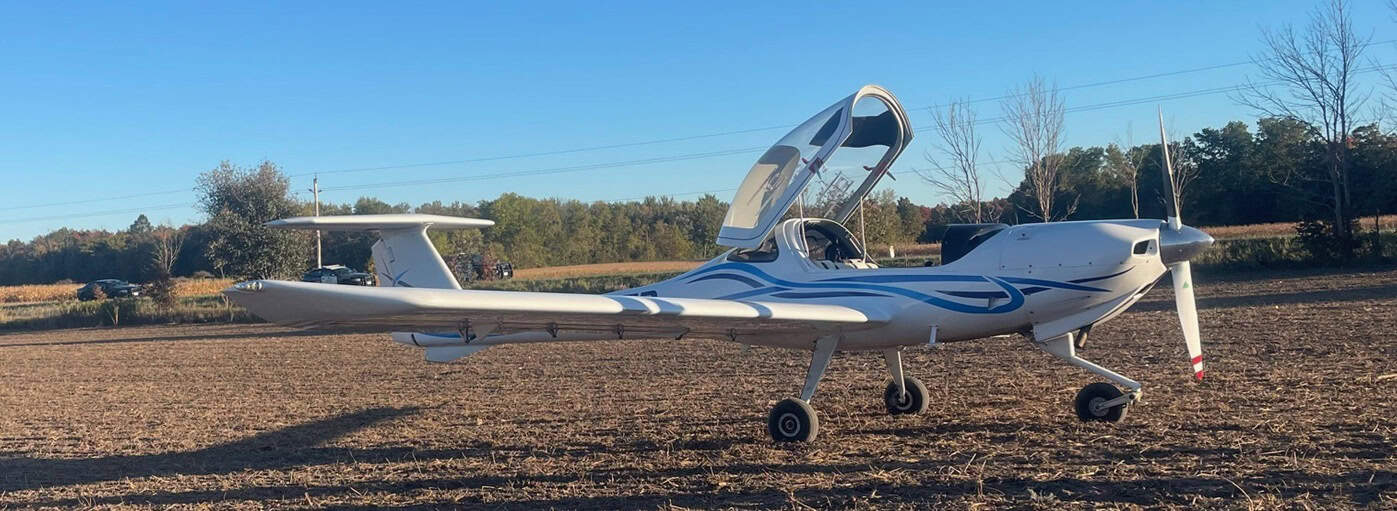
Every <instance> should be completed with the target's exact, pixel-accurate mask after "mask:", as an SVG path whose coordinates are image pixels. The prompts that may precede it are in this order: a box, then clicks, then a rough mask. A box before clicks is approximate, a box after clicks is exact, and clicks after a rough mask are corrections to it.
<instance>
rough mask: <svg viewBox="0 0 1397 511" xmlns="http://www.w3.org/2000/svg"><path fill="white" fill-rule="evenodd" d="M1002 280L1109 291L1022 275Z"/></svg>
mask: <svg viewBox="0 0 1397 511" xmlns="http://www.w3.org/2000/svg"><path fill="white" fill-rule="evenodd" d="M1004 281H1005V282H1013V283H1015V284H1029V285H1034V286H1042V287H1051V288H1056V289H1071V290H1073V291H1103V292H1104V291H1110V290H1109V289H1101V288H1099V287H1090V286H1079V285H1077V284H1071V283H1067V282H1053V281H1051V280H1042V279H1029V278H1023V277H1004Z"/></svg>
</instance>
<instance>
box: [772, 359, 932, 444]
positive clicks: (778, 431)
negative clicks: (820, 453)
mask: <svg viewBox="0 0 1397 511" xmlns="http://www.w3.org/2000/svg"><path fill="white" fill-rule="evenodd" d="M838 345H839V339H838V338H837V337H824V338H821V339H820V340H818V341H816V342H815V354H814V355H813V356H812V357H811V358H810V370H809V371H808V372H807V373H806V374H805V388H804V389H802V390H801V393H800V398H799V399H797V398H786V399H783V400H781V402H779V403H776V406H775V407H773V408H772V409H771V414H770V415H769V416H768V417H767V421H766V429H767V432H769V433H771V439H772V440H775V441H777V442H810V441H813V440H815V437H816V436H817V435H819V433H820V419H819V417H818V416H817V415H816V414H815V409H814V408H811V407H810V399H811V398H814V397H815V387H816V386H817V385H818V384H819V382H820V378H821V377H822V376H824V374H825V368H826V367H828V366H829V359H830V357H831V356H833V355H834V350H835V348H836V347H838ZM883 359H884V360H885V361H887V364H888V372H889V373H890V374H891V375H892V382H891V383H889V384H888V388H887V390H885V391H884V392H883V404H884V405H885V406H886V407H887V409H888V414H890V415H906V414H915V413H922V412H924V411H926V409H927V403H928V401H927V390H926V385H923V384H922V382H921V380H918V379H916V378H913V377H911V376H903V374H902V354H901V352H900V351H898V350H896V349H891V350H887V351H885V352H883Z"/></svg>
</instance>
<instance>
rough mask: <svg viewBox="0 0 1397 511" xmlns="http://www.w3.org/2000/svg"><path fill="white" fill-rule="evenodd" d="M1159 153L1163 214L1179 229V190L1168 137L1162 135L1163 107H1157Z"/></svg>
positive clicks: (1172, 225) (1170, 225)
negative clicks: (1175, 180)
mask: <svg viewBox="0 0 1397 511" xmlns="http://www.w3.org/2000/svg"><path fill="white" fill-rule="evenodd" d="M1159 153H1160V155H1161V157H1162V158H1163V159H1164V162H1163V163H1164V188H1162V190H1163V191H1164V216H1165V217H1166V218H1168V220H1169V228H1171V229H1174V230H1176V231H1177V230H1179V225H1180V223H1179V192H1178V190H1175V189H1174V165H1173V162H1171V161H1169V139H1168V138H1167V137H1165V136H1164V109H1163V108H1161V109H1159Z"/></svg>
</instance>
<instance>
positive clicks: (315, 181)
mask: <svg viewBox="0 0 1397 511" xmlns="http://www.w3.org/2000/svg"><path fill="white" fill-rule="evenodd" d="M310 183H311V185H310V193H311V196H312V197H314V200H315V216H320V174H316V175H315V177H314V178H312V179H311V181H310ZM322 266H325V261H322V260H321V258H320V229H316V230H315V267H316V268H320V267H322Z"/></svg>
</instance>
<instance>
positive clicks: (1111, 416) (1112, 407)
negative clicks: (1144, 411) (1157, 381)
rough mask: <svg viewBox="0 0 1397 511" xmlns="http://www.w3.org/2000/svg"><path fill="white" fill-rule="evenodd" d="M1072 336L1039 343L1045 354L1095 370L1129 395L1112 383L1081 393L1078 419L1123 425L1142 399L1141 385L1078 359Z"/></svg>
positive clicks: (1102, 384) (1077, 409) (1093, 386)
mask: <svg viewBox="0 0 1397 511" xmlns="http://www.w3.org/2000/svg"><path fill="white" fill-rule="evenodd" d="M1073 337H1074V336H1073V334H1072V333H1066V334H1063V335H1060V336H1058V337H1054V338H1051V339H1048V340H1046V341H1038V342H1035V344H1037V345H1038V347H1039V348H1042V349H1043V351H1046V352H1048V353H1050V354H1052V355H1053V356H1055V357H1057V358H1060V359H1062V360H1063V361H1064V362H1067V363H1069V364H1072V365H1074V366H1077V367H1080V368H1082V369H1086V370H1087V371H1091V372H1092V373H1093V374H1096V375H1098V376H1101V377H1103V378H1106V379H1108V380H1111V381H1113V382H1116V383H1117V384H1120V385H1121V386H1123V387H1125V388H1126V391H1125V392H1121V390H1120V389H1118V388H1116V387H1115V386H1114V385H1111V384H1109V383H1093V384H1091V385H1087V386H1086V387H1083V388H1082V390H1081V391H1079V392H1077V399H1076V400H1075V401H1074V403H1073V408H1074V409H1075V410H1076V412H1077V418H1079V419H1081V420H1083V421H1087V422H1120V421H1122V420H1125V410H1126V408H1127V407H1129V406H1130V404H1131V403H1134V402H1136V401H1139V400H1140V383H1139V382H1137V381H1135V380H1132V379H1130V378H1126V377H1124V376H1121V375H1119V374H1116V372H1114V371H1112V370H1110V369H1106V368H1104V367H1101V366H1099V365H1096V364H1094V363H1092V362H1090V361H1088V360H1086V359H1083V358H1081V357H1078V356H1077V350H1076V349H1075V348H1076V343H1075V342H1074V339H1073Z"/></svg>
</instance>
